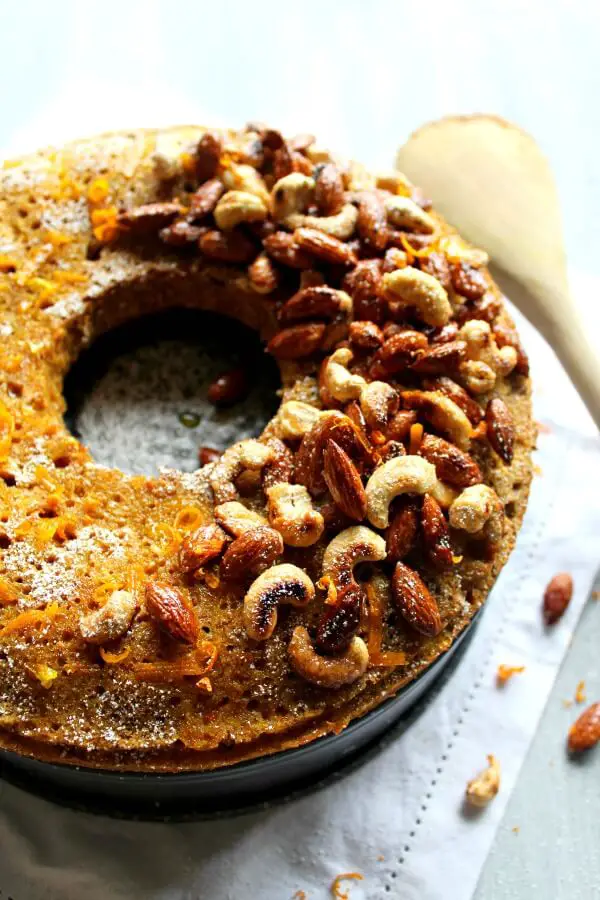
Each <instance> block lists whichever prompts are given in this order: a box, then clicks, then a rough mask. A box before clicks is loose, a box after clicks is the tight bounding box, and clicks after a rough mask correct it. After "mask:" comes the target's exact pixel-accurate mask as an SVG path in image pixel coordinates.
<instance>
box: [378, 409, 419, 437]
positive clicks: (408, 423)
mask: <svg viewBox="0 0 600 900" xmlns="http://www.w3.org/2000/svg"><path fill="white" fill-rule="evenodd" d="M416 421H417V414H416V412H415V410H414V409H401V410H400V411H399V412H397V413H396V415H395V416H394V417H393V418H392V419H390V421H389V422H388V424H387V428H386V430H385V434H386V437H387V438H389V440H391V441H403V440H404V439H405V438H406V437H408V435H409V433H410V429H411V427H412V426H413V425H414V424H415V423H416Z"/></svg>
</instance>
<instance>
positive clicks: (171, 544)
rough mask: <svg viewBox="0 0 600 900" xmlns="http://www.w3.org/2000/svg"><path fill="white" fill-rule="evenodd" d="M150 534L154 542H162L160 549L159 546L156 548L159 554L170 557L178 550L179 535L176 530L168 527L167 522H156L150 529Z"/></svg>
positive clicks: (170, 526)
mask: <svg viewBox="0 0 600 900" xmlns="http://www.w3.org/2000/svg"><path fill="white" fill-rule="evenodd" d="M151 533H152V537H153V538H154V540H156V541H159V542H162V544H163V546H162V547H161V546H159V547H157V548H156V549H157V550H158V552H159V553H164V554H165V555H166V556H170V555H171V554H172V553H176V552H177V550H178V549H179V544H180V543H181V535H180V533H179V532H178V531H177V529H176V528H173V526H172V525H169V523H168V522H156V523H155V524H154V525H153V526H152V528H151ZM165 539H166V540H165Z"/></svg>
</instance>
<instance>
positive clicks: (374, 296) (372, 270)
mask: <svg viewBox="0 0 600 900" xmlns="http://www.w3.org/2000/svg"><path fill="white" fill-rule="evenodd" d="M381 275H382V272H381V260H380V259H363V260H360V261H359V262H358V263H357V264H356V266H355V267H354V268H353V269H352V271H351V272H348V274H347V275H346V276H345V278H344V280H343V282H342V287H343V288H344V290H346V291H348V293H349V294H350V295H351V296H352V299H353V300H354V315H355V318H357V319H365V320H368V321H370V322H376V323H378V324H381V323H382V322H383V320H384V317H385V308H386V304H385V302H384V300H383V299H382V298H381V297H380V296H379V286H380V284H381Z"/></svg>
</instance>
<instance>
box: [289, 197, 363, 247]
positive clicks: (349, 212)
mask: <svg viewBox="0 0 600 900" xmlns="http://www.w3.org/2000/svg"><path fill="white" fill-rule="evenodd" d="M357 219H358V210H357V208H356V207H355V206H354V205H353V204H352V203H346V205H345V206H344V207H343V208H342V209H341V211H340V212H339V213H337V215H335V216H326V217H325V216H307V215H305V214H302V213H292V215H290V216H287V217H286V218H285V219H284V224H285V225H287V227H288V228H293V229H294V230H295V229H297V228H311V229H312V228H314V229H316V230H317V231H321V232H323V233H324V234H326V235H330V236H331V237H333V238H337V239H338V240H340V241H345V240H347V239H348V238H349V237H351V236H352V233H353V232H354V229H355V227H356V220H357ZM313 252H314V251H313Z"/></svg>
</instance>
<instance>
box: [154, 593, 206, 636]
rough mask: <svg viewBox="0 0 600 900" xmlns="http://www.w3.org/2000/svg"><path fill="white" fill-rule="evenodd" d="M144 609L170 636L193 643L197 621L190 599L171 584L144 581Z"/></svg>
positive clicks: (196, 634)
mask: <svg viewBox="0 0 600 900" xmlns="http://www.w3.org/2000/svg"><path fill="white" fill-rule="evenodd" d="M146 610H147V612H148V614H149V616H150V617H151V618H152V619H154V621H155V622H156V623H157V625H159V627H160V628H161V629H162V631H164V632H165V633H166V634H168V636H169V637H170V638H173V639H174V640H176V641H181V642H182V643H185V644H193V643H195V641H196V639H197V637H198V622H197V620H196V615H195V613H194V609H193V607H192V604H191V603H190V601H189V600H188V599H187V597H185V595H184V594H183V593H182V592H181V591H180V590H179V589H178V588H176V587H174V586H173V585H171V584H165V583H161V582H158V581H149V582H147V583H146Z"/></svg>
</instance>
